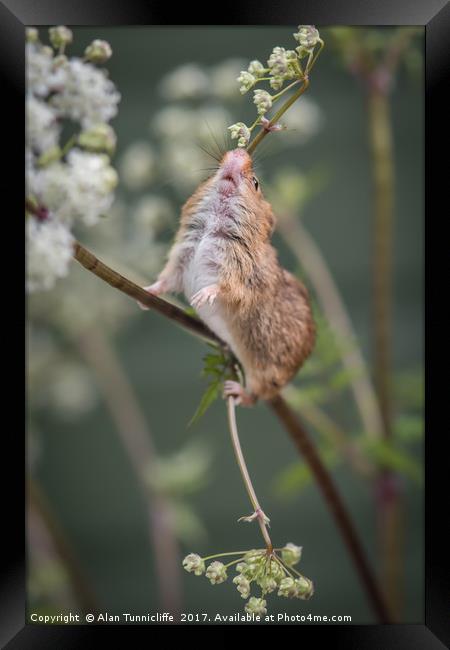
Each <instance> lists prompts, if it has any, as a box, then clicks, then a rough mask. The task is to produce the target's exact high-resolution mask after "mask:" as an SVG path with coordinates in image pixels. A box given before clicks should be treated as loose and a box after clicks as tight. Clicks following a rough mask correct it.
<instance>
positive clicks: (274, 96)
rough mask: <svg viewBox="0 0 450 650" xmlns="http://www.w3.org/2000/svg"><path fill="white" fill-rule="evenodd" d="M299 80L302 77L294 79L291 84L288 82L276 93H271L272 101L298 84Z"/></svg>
mask: <svg viewBox="0 0 450 650" xmlns="http://www.w3.org/2000/svg"><path fill="white" fill-rule="evenodd" d="M301 81H303V79H296V80H295V81H293V82H292V83H291V84H289V86H286V88H283V90H280V92H279V93H277V94H276V95H272V101H273V102H274V101H275V102H276V101H277V100H278V99H279V98H280V97H282V96H283V95H284V93H287V91H288V90H291V88H293V87H294V86H296V85H297V84H299V83H300V82H301Z"/></svg>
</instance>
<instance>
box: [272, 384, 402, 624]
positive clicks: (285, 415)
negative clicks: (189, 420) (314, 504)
mask: <svg viewBox="0 0 450 650" xmlns="http://www.w3.org/2000/svg"><path fill="white" fill-rule="evenodd" d="M269 406H270V407H271V408H272V409H273V411H274V412H275V414H276V415H277V416H278V418H279V419H280V420H281V422H282V423H283V424H284V427H285V428H286V430H287V431H288V432H289V433H290V435H291V437H292V439H293V441H294V443H295V445H296V446H297V448H298V450H299V451H300V453H301V454H302V456H303V458H304V459H305V462H306V463H307V464H308V466H309V468H310V470H311V472H312V473H313V476H314V478H315V479H316V482H317V485H318V487H319V489H320V491H321V492H322V495H323V497H324V499H325V501H326V503H327V505H328V507H329V509H330V511H331V513H332V515H333V517H334V520H335V522H336V525H337V527H338V529H339V531H340V533H341V535H342V538H343V540H344V542H345V544H346V546H347V550H348V552H349V554H350V557H351V559H352V561H353V564H354V566H355V569H356V570H357V573H358V575H359V578H360V580H361V583H362V585H363V587H364V588H365V591H366V593H367V595H368V597H369V600H370V602H371V604H372V607H373V609H374V611H375V612H376V614H377V616H378V618H379V620H380V622H381V623H389V622H390V621H391V615H390V612H389V608H388V606H387V604H386V602H385V600H384V597H383V594H382V592H381V590H380V588H379V585H378V584H377V581H376V578H375V576H374V574H373V572H372V569H371V568H370V566H369V563H368V561H367V558H366V555H365V553H364V549H363V547H362V545H361V542H360V540H359V537H358V534H357V532H356V530H355V528H354V526H353V522H352V520H351V517H350V515H349V513H348V512H347V509H346V508H345V506H344V503H343V501H342V499H341V497H340V495H339V492H338V491H337V489H336V486H335V484H334V482H333V480H332V478H331V476H330V474H329V472H328V471H327V469H326V467H325V466H324V464H323V463H322V460H321V458H320V456H319V454H318V453H317V451H316V449H315V447H314V444H313V443H312V442H311V440H310V438H309V436H308V434H307V432H306V430H305V429H304V427H303V425H302V423H301V422H300V420H299V419H298V417H297V416H296V414H295V412H294V411H293V410H292V409H291V408H290V407H289V406H288V404H287V403H286V401H285V400H284V399H283V398H282V397H281V396H277V397H275V398H274V399H272V400H270V401H269Z"/></svg>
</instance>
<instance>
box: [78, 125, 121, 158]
mask: <svg viewBox="0 0 450 650" xmlns="http://www.w3.org/2000/svg"><path fill="white" fill-rule="evenodd" d="M116 141H117V138H116V134H115V132H114V129H113V128H112V127H111V126H110V125H109V124H106V123H101V124H97V125H95V126H93V127H92V128H90V129H88V130H87V131H82V132H81V133H80V135H79V136H78V144H79V145H80V146H81V147H83V148H84V149H87V150H88V151H94V152H101V151H106V152H107V153H108V154H110V155H112V154H113V153H114V150H115V148H116Z"/></svg>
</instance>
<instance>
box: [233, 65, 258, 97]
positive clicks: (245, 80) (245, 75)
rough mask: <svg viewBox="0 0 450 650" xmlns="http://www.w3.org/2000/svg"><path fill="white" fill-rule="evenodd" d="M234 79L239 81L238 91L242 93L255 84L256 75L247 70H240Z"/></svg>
mask: <svg viewBox="0 0 450 650" xmlns="http://www.w3.org/2000/svg"><path fill="white" fill-rule="evenodd" d="M236 81H239V83H240V84H241V87H240V88H239V92H240V93H241V94H242V95H244V94H245V93H246V92H247V90H250V88H251V87H252V86H254V85H255V83H256V77H254V76H253V75H252V74H250V72H247V70H242V71H241V73H240V75H239V77H238V78H237V79H236Z"/></svg>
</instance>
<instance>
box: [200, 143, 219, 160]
mask: <svg viewBox="0 0 450 650" xmlns="http://www.w3.org/2000/svg"><path fill="white" fill-rule="evenodd" d="M196 145H197V147H199V148H200V149H201V150H202V151H203V152H204V153H206V155H207V156H210V158H213V159H214V160H215V161H216V162H218V163H220V160H221V158H222V157H220V158H219V157H218V156H217V154H215V153H213V152H212V151H210V150H209V149H208V148H207V147H206V146H205V145H203V144H200V142H197V143H196Z"/></svg>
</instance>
